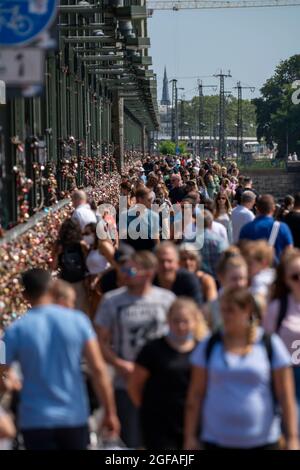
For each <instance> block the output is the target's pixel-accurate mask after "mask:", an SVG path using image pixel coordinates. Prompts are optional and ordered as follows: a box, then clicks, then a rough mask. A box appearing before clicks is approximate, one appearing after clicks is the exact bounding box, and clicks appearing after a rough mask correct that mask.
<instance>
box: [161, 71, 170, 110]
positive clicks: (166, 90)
mask: <svg viewBox="0 0 300 470" xmlns="http://www.w3.org/2000/svg"><path fill="white" fill-rule="evenodd" d="M160 104H162V105H166V106H170V105H171V101H170V95H169V82H168V77H167V69H166V67H165V71H164V82H163V91H162V97H161V102H160Z"/></svg>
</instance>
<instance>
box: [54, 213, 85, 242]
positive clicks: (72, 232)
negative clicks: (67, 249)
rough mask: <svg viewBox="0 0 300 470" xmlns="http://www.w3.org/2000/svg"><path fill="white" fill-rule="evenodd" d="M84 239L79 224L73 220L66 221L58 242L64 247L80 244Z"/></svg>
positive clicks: (62, 226) (60, 231)
mask: <svg viewBox="0 0 300 470" xmlns="http://www.w3.org/2000/svg"><path fill="white" fill-rule="evenodd" d="M82 239H83V238H82V233H81V227H80V225H79V222H77V221H76V220H72V219H71V218H70V219H66V220H65V221H64V222H63V223H62V225H61V227H60V230H59V233H58V242H59V243H61V244H62V245H70V244H71V243H80V242H81V241H82Z"/></svg>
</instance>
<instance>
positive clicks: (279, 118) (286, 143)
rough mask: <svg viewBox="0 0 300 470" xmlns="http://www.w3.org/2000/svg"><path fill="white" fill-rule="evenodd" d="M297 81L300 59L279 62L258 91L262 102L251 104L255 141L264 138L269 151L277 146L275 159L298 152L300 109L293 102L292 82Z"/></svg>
mask: <svg viewBox="0 0 300 470" xmlns="http://www.w3.org/2000/svg"><path fill="white" fill-rule="evenodd" d="M299 78H300V55H299V54H297V55H294V56H292V57H290V58H289V59H287V60H284V61H282V62H280V64H279V65H278V67H277V68H276V70H275V74H274V75H273V77H271V78H269V79H268V80H267V81H266V83H265V84H264V86H263V87H262V88H261V90H260V91H261V94H262V97H261V98H257V99H254V100H253V104H254V105H255V107H256V116H257V124H258V126H257V138H258V139H259V140H261V139H262V138H265V140H266V143H267V144H268V145H269V146H270V148H272V143H273V142H276V143H277V145H278V156H279V157H280V158H284V157H286V156H287V153H288V152H297V153H299V152H300V140H299V139H300V105H299V104H297V103H294V102H293V99H292V95H293V94H294V92H295V89H294V88H293V82H295V81H296V80H297V79H299Z"/></svg>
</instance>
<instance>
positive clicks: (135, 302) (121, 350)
mask: <svg viewBox="0 0 300 470" xmlns="http://www.w3.org/2000/svg"><path fill="white" fill-rule="evenodd" d="M175 298H176V297H175V295H174V294H173V293H172V292H170V291H168V290H166V289H161V288H160V287H155V286H153V287H152V288H151V291H150V292H149V293H148V294H146V295H144V296H141V297H140V296H135V295H131V294H129V293H128V289H127V287H121V288H120V289H116V290H113V291H111V292H108V293H107V294H105V295H104V297H103V300H102V302H101V304H100V307H99V308H98V310H97V313H96V318H95V324H96V325H97V326H102V327H104V328H107V329H108V330H110V332H111V334H112V345H113V349H114V351H115V353H116V354H117V355H118V357H121V358H122V359H124V360H126V361H134V360H135V358H136V356H137V354H138V353H139V352H140V350H141V348H142V347H143V346H144V345H145V344H146V343H147V342H148V341H150V340H152V339H156V338H159V337H161V336H163V335H164V334H166V332H167V324H166V314H167V312H168V310H169V308H170V306H171V304H172V303H173V302H174V300H175ZM115 386H116V388H124V387H125V384H124V382H123V380H122V378H121V377H117V378H116V382H115Z"/></svg>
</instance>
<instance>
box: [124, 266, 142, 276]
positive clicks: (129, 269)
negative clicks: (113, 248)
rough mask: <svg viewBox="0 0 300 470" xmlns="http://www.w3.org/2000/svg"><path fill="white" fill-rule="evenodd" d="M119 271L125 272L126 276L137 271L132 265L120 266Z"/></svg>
mask: <svg viewBox="0 0 300 470" xmlns="http://www.w3.org/2000/svg"><path fill="white" fill-rule="evenodd" d="M120 271H121V273H122V274H126V276H128V277H135V276H136V275H137V273H138V272H137V269H135V268H133V267H131V268H127V267H126V266H122V267H121V269H120Z"/></svg>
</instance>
